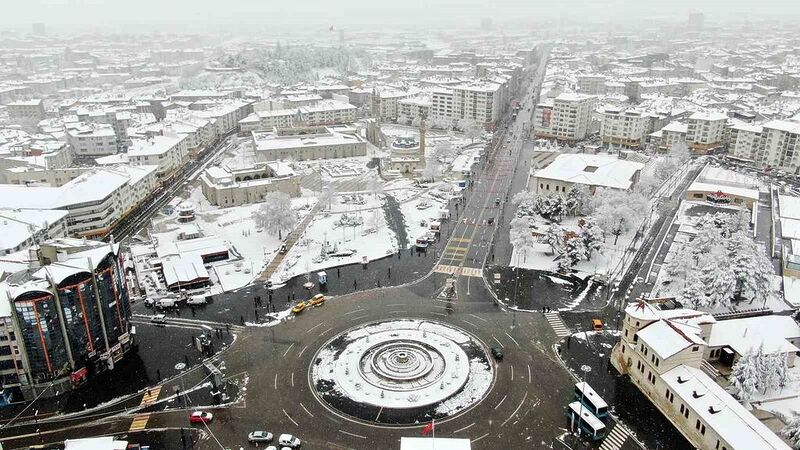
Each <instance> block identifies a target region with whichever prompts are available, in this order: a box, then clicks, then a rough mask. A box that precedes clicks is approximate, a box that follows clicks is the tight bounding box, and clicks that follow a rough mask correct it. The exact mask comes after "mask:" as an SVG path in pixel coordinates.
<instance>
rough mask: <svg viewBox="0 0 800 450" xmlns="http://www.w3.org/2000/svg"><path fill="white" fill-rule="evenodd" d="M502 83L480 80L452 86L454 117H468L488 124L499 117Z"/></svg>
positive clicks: (494, 121) (501, 108)
mask: <svg viewBox="0 0 800 450" xmlns="http://www.w3.org/2000/svg"><path fill="white" fill-rule="evenodd" d="M501 88H502V85H501V84H498V83H495V82H489V81H481V82H474V83H469V84H462V85H458V86H454V87H453V107H454V113H455V117H454V118H455V119H456V120H459V119H470V120H474V121H475V122H477V123H479V124H482V125H485V126H488V125H491V124H494V123H496V122H497V121H498V120H499V119H500V114H501V113H502V110H503V106H504V105H503V103H502V100H503V92H502V89H501Z"/></svg>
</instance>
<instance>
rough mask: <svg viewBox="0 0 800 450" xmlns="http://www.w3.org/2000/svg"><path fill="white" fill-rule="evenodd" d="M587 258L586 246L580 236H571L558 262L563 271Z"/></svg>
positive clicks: (565, 243)
mask: <svg viewBox="0 0 800 450" xmlns="http://www.w3.org/2000/svg"><path fill="white" fill-rule="evenodd" d="M584 259H586V246H585V245H584V243H583V239H581V238H580V236H571V237H568V238H567V239H566V241H565V242H564V253H562V254H561V259H560V260H559V262H558V268H559V270H560V271H562V272H568V271H569V270H570V269H572V268H573V267H575V264H578V262H580V261H582V260H584Z"/></svg>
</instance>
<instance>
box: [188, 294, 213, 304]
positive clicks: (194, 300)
mask: <svg viewBox="0 0 800 450" xmlns="http://www.w3.org/2000/svg"><path fill="white" fill-rule="evenodd" d="M207 301H208V297H206V296H205V295H193V296H191V297H189V298H188V299H186V304H187V305H205V304H206V302H207Z"/></svg>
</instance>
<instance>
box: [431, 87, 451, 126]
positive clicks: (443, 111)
mask: <svg viewBox="0 0 800 450" xmlns="http://www.w3.org/2000/svg"><path fill="white" fill-rule="evenodd" d="M430 113H431V116H430V117H431V119H433V121H434V122H437V121H439V122H447V123H454V122H455V121H456V119H455V117H456V110H455V106H454V104H453V90H452V89H448V88H441V87H439V88H435V89H434V90H433V93H432V94H431V107H430Z"/></svg>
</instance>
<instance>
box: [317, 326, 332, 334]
mask: <svg viewBox="0 0 800 450" xmlns="http://www.w3.org/2000/svg"><path fill="white" fill-rule="evenodd" d="M332 329H333V327H330V328H328V329H327V330H325V331H323V332H322V333H320V334H319V335H320V336H322V335H323V334H325V333H327V332H328V331H331V330H332Z"/></svg>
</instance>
